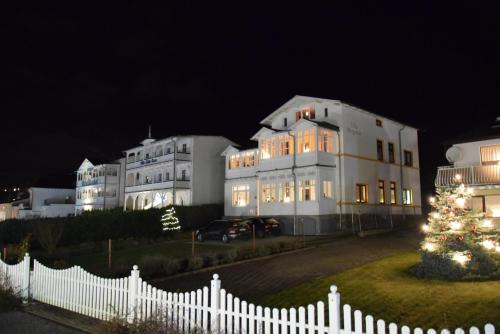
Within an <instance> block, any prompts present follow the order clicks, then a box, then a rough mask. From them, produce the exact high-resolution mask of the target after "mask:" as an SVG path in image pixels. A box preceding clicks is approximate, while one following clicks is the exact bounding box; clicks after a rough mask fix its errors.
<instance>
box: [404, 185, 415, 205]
mask: <svg viewBox="0 0 500 334" xmlns="http://www.w3.org/2000/svg"><path fill="white" fill-rule="evenodd" d="M403 204H404V205H412V204H413V192H412V190H411V189H403Z"/></svg>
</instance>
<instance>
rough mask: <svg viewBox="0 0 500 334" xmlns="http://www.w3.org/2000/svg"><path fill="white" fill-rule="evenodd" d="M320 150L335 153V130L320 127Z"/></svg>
mask: <svg viewBox="0 0 500 334" xmlns="http://www.w3.org/2000/svg"><path fill="white" fill-rule="evenodd" d="M318 151H320V152H327V153H333V131H330V130H326V129H318Z"/></svg>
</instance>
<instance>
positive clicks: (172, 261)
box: [162, 257, 181, 275]
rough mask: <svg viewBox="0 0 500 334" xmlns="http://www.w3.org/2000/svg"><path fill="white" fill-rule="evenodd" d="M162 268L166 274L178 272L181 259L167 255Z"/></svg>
mask: <svg viewBox="0 0 500 334" xmlns="http://www.w3.org/2000/svg"><path fill="white" fill-rule="evenodd" d="M162 269H163V273H165V275H173V274H177V273H178V272H179V270H180V269H181V264H180V261H179V260H178V259H176V258H173V257H167V258H166V259H165V260H164V261H163V263H162Z"/></svg>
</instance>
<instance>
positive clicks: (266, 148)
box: [260, 137, 275, 159]
mask: <svg viewBox="0 0 500 334" xmlns="http://www.w3.org/2000/svg"><path fill="white" fill-rule="evenodd" d="M274 150H275V148H274V137H269V138H266V139H262V140H261V141H260V158H261V159H269V158H273V157H274Z"/></svg>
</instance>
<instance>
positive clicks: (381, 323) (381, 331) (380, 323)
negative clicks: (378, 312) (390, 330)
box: [377, 319, 385, 334]
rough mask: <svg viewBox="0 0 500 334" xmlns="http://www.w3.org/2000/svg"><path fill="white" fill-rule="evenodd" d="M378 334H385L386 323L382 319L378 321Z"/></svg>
mask: <svg viewBox="0 0 500 334" xmlns="http://www.w3.org/2000/svg"><path fill="white" fill-rule="evenodd" d="M377 334H385V321H384V320H382V319H379V320H377Z"/></svg>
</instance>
